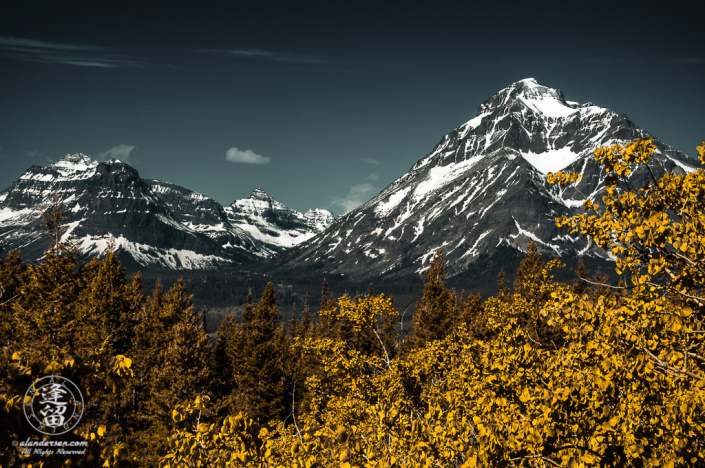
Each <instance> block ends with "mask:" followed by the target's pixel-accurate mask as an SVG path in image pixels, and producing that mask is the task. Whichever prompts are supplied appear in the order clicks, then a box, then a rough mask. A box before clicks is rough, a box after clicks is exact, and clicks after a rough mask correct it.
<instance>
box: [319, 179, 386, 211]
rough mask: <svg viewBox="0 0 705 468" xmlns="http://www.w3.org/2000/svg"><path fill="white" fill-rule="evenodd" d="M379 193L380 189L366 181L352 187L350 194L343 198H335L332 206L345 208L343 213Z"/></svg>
mask: <svg viewBox="0 0 705 468" xmlns="http://www.w3.org/2000/svg"><path fill="white" fill-rule="evenodd" d="M377 193H379V189H378V188H377V187H375V186H374V185H372V184H368V183H364V184H358V185H353V186H352V187H350V190H349V191H348V194H347V195H346V196H345V197H343V198H333V201H332V202H331V205H332V206H337V207H340V208H342V209H343V213H347V212H349V211H352V210H354V209H355V208H357V207H358V206H360V205H362V204H363V203H365V202H367V201H368V200H370V199H371V198H372V197H374V196H375V195H377Z"/></svg>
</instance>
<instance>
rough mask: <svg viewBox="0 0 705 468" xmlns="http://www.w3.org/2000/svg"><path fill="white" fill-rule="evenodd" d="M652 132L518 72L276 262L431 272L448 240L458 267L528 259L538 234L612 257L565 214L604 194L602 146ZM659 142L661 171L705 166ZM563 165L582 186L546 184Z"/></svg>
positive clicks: (570, 249) (655, 165) (656, 161)
mask: <svg viewBox="0 0 705 468" xmlns="http://www.w3.org/2000/svg"><path fill="white" fill-rule="evenodd" d="M648 135H649V134H648V132H646V131H644V130H642V129H640V128H639V127H637V126H636V125H635V124H634V123H633V122H631V121H630V120H629V119H628V118H627V117H626V116H625V115H617V114H615V113H614V112H612V111H610V110H609V109H607V108H604V107H600V106H596V105H593V104H591V103H586V104H578V103H576V102H570V101H566V100H565V98H564V96H563V93H562V92H561V91H559V90H556V89H551V88H548V87H545V86H542V85H540V84H539V83H537V82H536V80H534V79H526V80H522V81H519V82H517V83H514V84H512V85H510V86H508V87H507V88H504V89H502V90H501V91H499V92H498V93H497V94H495V95H494V96H492V97H491V98H489V99H488V100H486V101H485V102H484V103H482V104H481V105H480V106H479V108H478V110H477V115H476V116H475V117H474V118H472V119H471V120H470V121H468V122H466V123H465V124H463V125H461V126H460V127H458V128H457V129H455V130H453V131H452V132H450V133H448V134H447V135H445V136H444V137H443V138H442V139H441V141H440V142H439V143H438V144H437V145H436V147H435V148H434V149H433V150H432V151H431V153H430V154H428V155H427V156H426V157H424V158H422V159H421V160H419V161H418V162H417V163H416V164H414V166H413V167H412V168H411V169H410V170H409V172H407V173H406V174H404V175H402V176H401V177H400V178H399V179H398V180H396V181H395V182H394V183H392V184H391V185H389V186H388V187H387V188H385V189H384V190H383V191H382V192H381V193H380V194H379V195H377V196H375V197H374V198H373V199H372V200H370V201H369V202H367V203H365V204H364V205H362V206H360V207H358V208H357V209H355V210H353V211H351V212H349V213H347V214H345V215H343V216H341V217H340V218H338V220H336V222H335V223H334V224H333V225H332V226H331V227H330V228H329V229H328V230H327V231H325V232H324V233H322V234H319V235H318V236H316V237H314V238H312V239H311V240H310V241H308V242H306V243H303V244H301V245H299V246H298V247H296V248H294V249H292V250H291V251H290V252H288V253H287V254H286V255H285V256H283V257H282V258H281V259H279V260H276V262H277V264H276V267H277V268H279V269H280V270H295V269H297V268H306V269H311V270H316V271H324V272H330V273H337V274H343V275H346V276H348V277H352V278H365V277H379V276H382V277H403V276H405V275H417V274H419V273H422V272H423V271H425V269H426V268H428V264H429V262H430V260H431V259H432V257H433V253H434V252H435V250H436V249H438V248H442V249H443V251H444V254H445V258H446V260H447V270H448V272H449V273H450V275H451V276H454V275H461V274H464V273H465V272H467V271H469V270H473V269H476V267H477V265H478V264H479V263H483V264H485V265H487V264H491V263H493V260H492V259H493V258H494V257H497V256H502V257H507V256H510V257H511V256H513V257H514V258H521V255H522V252H523V251H525V248H526V245H527V244H528V243H529V242H531V241H535V242H536V243H537V245H538V247H539V250H540V251H541V252H542V253H544V254H545V256H547V257H561V258H563V259H564V260H568V259H575V258H577V257H580V258H586V259H595V260H596V261H598V263H599V262H601V261H608V260H609V258H608V256H607V255H606V253H605V252H604V251H602V250H601V249H598V248H596V247H595V246H594V245H592V244H591V243H590V242H588V241H587V240H585V239H582V238H581V237H580V236H579V235H570V234H569V233H568V232H567V231H566V230H563V229H558V228H557V227H556V225H555V222H554V219H555V218H556V217H557V216H561V215H572V214H574V213H577V212H582V202H583V200H584V199H585V198H590V199H592V200H596V201H598V202H600V201H601V197H602V195H603V194H604V183H603V181H602V176H603V175H602V174H601V173H600V167H599V166H598V165H597V163H596V162H595V161H594V159H593V153H594V150H595V149H596V148H597V147H600V146H606V145H612V144H616V143H625V142H628V141H632V140H634V139H636V138H640V137H644V136H648ZM656 145H657V147H658V151H657V152H656V154H655V155H654V158H653V159H652V161H651V167H652V169H653V170H654V173H655V175H656V176H657V177H658V176H660V175H661V174H663V173H664V172H665V171H674V172H677V173H683V172H684V171H693V170H695V167H696V165H699V163H698V162H697V161H695V160H693V159H692V158H690V157H689V156H687V155H685V154H683V153H680V152H678V151H676V150H675V149H673V148H671V147H669V146H667V145H665V144H663V143H661V142H660V141H658V140H656ZM559 170H563V171H576V172H579V173H581V174H582V175H583V178H582V181H581V182H580V184H579V186H578V187H577V190H575V189H568V190H563V191H562V190H560V189H559V188H558V187H557V186H554V185H549V184H547V183H546V174H548V173H549V172H556V171H559ZM649 177H650V176H649V174H648V172H647V171H645V170H637V171H636V172H634V173H633V174H632V175H631V176H630V181H631V180H633V182H634V184H636V185H638V184H641V183H642V182H645V180H646V178H649ZM512 252H514V253H515V254H512ZM494 265H495V267H497V266H501V261H496V262H494ZM495 269H498V268H495ZM493 273H494V272H493ZM492 281H494V280H492Z"/></svg>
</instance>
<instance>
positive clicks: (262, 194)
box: [247, 187, 272, 200]
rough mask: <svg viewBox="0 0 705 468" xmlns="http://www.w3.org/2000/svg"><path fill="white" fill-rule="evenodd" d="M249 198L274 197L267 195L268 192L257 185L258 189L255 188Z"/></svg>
mask: <svg viewBox="0 0 705 468" xmlns="http://www.w3.org/2000/svg"><path fill="white" fill-rule="evenodd" d="M247 198H250V199H252V200H266V199H268V198H272V197H270V196H269V195H267V192H265V191H264V190H262V189H261V188H259V187H257V188H256V189H254V190H253V191H252V193H251V194H250V196H249V197H247Z"/></svg>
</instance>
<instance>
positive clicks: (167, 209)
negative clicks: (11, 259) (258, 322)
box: [0, 154, 333, 269]
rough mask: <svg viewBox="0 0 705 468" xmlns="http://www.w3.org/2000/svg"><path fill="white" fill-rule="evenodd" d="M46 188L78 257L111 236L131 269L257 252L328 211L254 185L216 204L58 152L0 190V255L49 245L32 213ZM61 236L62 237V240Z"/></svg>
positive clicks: (315, 225) (278, 244) (30, 255)
mask: <svg viewBox="0 0 705 468" xmlns="http://www.w3.org/2000/svg"><path fill="white" fill-rule="evenodd" d="M52 190H56V191H57V192H58V193H59V194H60V196H61V197H62V200H63V202H64V204H65V207H66V209H67V215H68V219H67V232H66V234H65V236H68V235H73V236H74V238H75V240H76V241H77V243H78V245H79V247H80V248H81V250H82V251H83V252H84V254H85V255H86V256H89V255H95V254H100V253H101V252H103V251H104V250H105V248H106V247H107V243H108V241H109V239H110V238H111V237H113V238H114V239H115V243H116V245H117V247H119V248H120V249H121V254H120V256H121V260H122V261H123V264H125V265H126V266H128V267H132V268H140V267H148V268H155V269H213V268H225V267H232V266H237V265H241V264H244V263H249V262H252V261H255V260H258V259H261V258H267V257H270V256H272V255H274V254H275V253H277V252H280V251H282V250H283V249H286V248H290V247H292V246H294V245H296V244H298V243H301V242H303V241H305V240H307V239H309V238H311V237H313V236H314V235H315V234H316V233H318V232H320V231H322V230H323V229H325V228H326V227H327V226H328V225H329V224H330V223H331V222H332V221H333V215H332V214H331V213H330V212H328V211H326V210H309V212H307V213H306V214H301V213H299V212H298V211H295V210H292V209H290V208H287V207H286V206H284V205H283V204H281V203H279V202H277V201H276V200H274V199H272V198H271V197H269V196H268V195H267V194H266V193H265V192H264V191H263V190H261V189H256V190H255V191H253V192H252V194H251V195H250V197H249V198H247V199H245V200H235V201H234V202H233V203H232V204H231V205H230V206H228V207H225V208H224V207H223V206H221V205H220V204H219V203H218V202H216V201H215V200H213V199H212V198H209V197H207V196H205V195H201V194H200V193H196V192H193V191H191V190H189V189H187V188H184V187H180V186H178V185H175V184H172V183H169V182H163V181H159V180H149V179H142V178H141V177H140V176H139V174H138V172H137V171H136V170H135V169H134V168H133V167H131V166H129V165H128V164H125V163H123V162H121V161H119V160H116V159H112V160H110V161H107V162H98V161H94V160H92V159H90V158H89V157H88V156H85V155H83V154H74V155H67V156H65V157H63V158H61V159H60V160H59V161H57V162H56V163H54V164H51V165H49V166H46V167H40V166H32V167H30V168H29V169H28V170H27V171H26V172H25V173H24V174H23V175H22V176H21V177H20V178H19V180H17V181H15V182H14V183H13V184H12V186H11V187H9V188H7V189H6V190H4V191H3V192H0V253H2V254H6V253H7V252H8V251H9V250H10V249H13V248H19V249H22V254H23V257H24V258H25V259H28V260H38V259H39V258H41V257H42V256H43V254H44V251H45V250H46V249H47V247H48V245H49V239H48V238H47V236H46V234H45V230H44V223H43V221H42V219H41V212H42V210H43V206H45V203H46V199H47V195H48V194H50V193H51V192H52ZM65 238H67V237H65Z"/></svg>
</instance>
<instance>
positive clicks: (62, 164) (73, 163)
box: [48, 153, 98, 176]
mask: <svg viewBox="0 0 705 468" xmlns="http://www.w3.org/2000/svg"><path fill="white" fill-rule="evenodd" d="M97 165H98V161H94V160H93V159H91V158H90V157H89V156H87V155H85V154H83V153H76V154H67V155H66V156H64V157H62V158H61V159H59V160H58V161H56V162H55V163H54V164H50V165H49V166H48V167H50V168H52V169H54V170H56V171H58V172H59V173H61V174H62V175H64V176H66V175H68V174H72V173H76V172H85V171H86V170H89V169H95V167H96V166H97Z"/></svg>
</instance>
